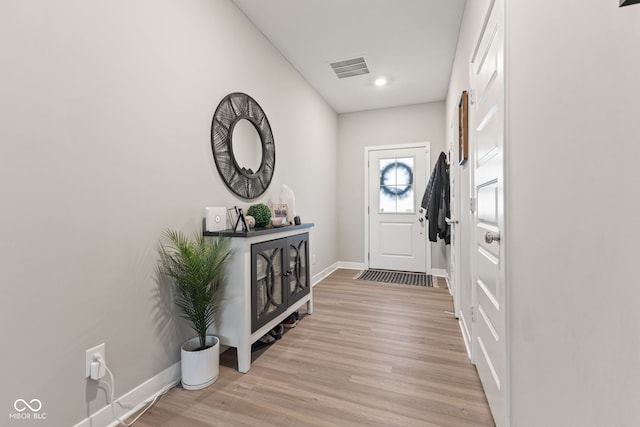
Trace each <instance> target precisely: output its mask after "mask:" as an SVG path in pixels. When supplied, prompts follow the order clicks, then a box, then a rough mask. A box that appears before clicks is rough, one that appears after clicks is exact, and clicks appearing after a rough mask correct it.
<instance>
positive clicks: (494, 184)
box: [470, 0, 509, 426]
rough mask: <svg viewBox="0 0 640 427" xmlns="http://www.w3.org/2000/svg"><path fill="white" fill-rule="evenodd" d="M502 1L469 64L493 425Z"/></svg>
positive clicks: (477, 242)
mask: <svg viewBox="0 0 640 427" xmlns="http://www.w3.org/2000/svg"><path fill="white" fill-rule="evenodd" d="M504 20H505V18H504V0H495V1H494V2H493V4H492V6H491V7H490V10H489V12H488V15H487V19H486V25H485V26H484V29H483V31H482V33H481V35H480V38H479V40H478V43H477V45H476V49H475V51H474V54H473V57H472V59H471V67H470V72H471V86H472V93H473V98H474V99H473V103H472V104H471V105H470V109H471V111H472V114H471V116H472V118H473V120H472V124H471V129H472V131H471V135H470V136H471V137H472V138H474V143H475V144H474V149H475V153H474V155H473V156H472V160H473V161H474V178H473V192H474V197H475V200H476V209H475V214H474V216H473V219H474V221H473V226H472V235H473V242H474V244H473V253H472V263H473V273H472V279H473V287H474V289H473V298H474V319H475V323H474V325H473V332H472V333H473V342H474V343H473V345H475V346H476V348H475V349H474V355H475V363H476V367H477V369H478V374H479V376H480V380H481V381H482V385H483V387H484V390H485V394H486V395H487V400H488V401H489V406H490V407H491V412H492V414H493V417H494V420H495V422H496V425H497V426H505V425H508V423H509V421H508V415H507V408H508V406H507V396H508V391H507V386H508V382H507V341H506V340H507V330H506V325H507V312H506V307H505V305H506V274H505V273H506V272H505V248H504V244H503V243H502V242H503V241H504V236H503V234H504V230H505V228H504V222H505V221H504V220H505V218H504V215H505V212H504V136H505V123H504V99H505V78H504V38H505V37H504V27H505V26H504Z"/></svg>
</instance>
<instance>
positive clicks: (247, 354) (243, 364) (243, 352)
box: [237, 344, 251, 374]
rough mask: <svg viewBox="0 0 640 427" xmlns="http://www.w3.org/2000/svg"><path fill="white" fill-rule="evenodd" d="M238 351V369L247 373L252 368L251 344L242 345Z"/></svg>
mask: <svg viewBox="0 0 640 427" xmlns="http://www.w3.org/2000/svg"><path fill="white" fill-rule="evenodd" d="M237 351H238V371H239V372H242V373H243V374H246V373H247V372H249V369H251V344H249V345H241V346H238V348H237Z"/></svg>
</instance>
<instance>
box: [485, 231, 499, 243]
mask: <svg viewBox="0 0 640 427" xmlns="http://www.w3.org/2000/svg"><path fill="white" fill-rule="evenodd" d="M484 241H485V242H487V243H493V242H499V241H500V233H492V232H491V231H487V232H486V233H484Z"/></svg>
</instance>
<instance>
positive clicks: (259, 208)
mask: <svg viewBox="0 0 640 427" xmlns="http://www.w3.org/2000/svg"><path fill="white" fill-rule="evenodd" d="M247 215H250V216H252V217H253V218H254V219H255V220H256V227H266V226H267V225H269V223H270V222H271V209H269V206H267V205H265V204H264V203H258V204H255V205H251V206H249V209H248V210H247Z"/></svg>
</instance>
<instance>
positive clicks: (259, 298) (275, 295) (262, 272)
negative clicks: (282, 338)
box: [251, 240, 287, 331]
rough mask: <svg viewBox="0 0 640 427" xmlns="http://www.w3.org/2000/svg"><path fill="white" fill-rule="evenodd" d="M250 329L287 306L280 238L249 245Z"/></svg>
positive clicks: (266, 320)
mask: <svg viewBox="0 0 640 427" xmlns="http://www.w3.org/2000/svg"><path fill="white" fill-rule="evenodd" d="M251 252H252V253H251V256H252V258H253V268H254V274H253V279H254V280H253V281H252V282H253V283H252V287H253V288H254V289H253V292H252V300H253V301H252V307H253V308H252V328H251V329H252V331H256V330H257V329H259V328H260V326H262V325H264V324H266V323H267V322H269V320H271V319H273V318H274V317H275V316H277V315H278V314H280V313H282V312H283V311H284V310H286V308H287V303H286V293H285V291H284V290H285V289H286V288H285V284H286V283H287V281H286V276H284V275H283V272H284V268H283V267H284V256H285V253H284V245H283V242H282V241H281V240H275V241H270V242H265V243H262V244H258V245H253V247H252V249H251Z"/></svg>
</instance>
